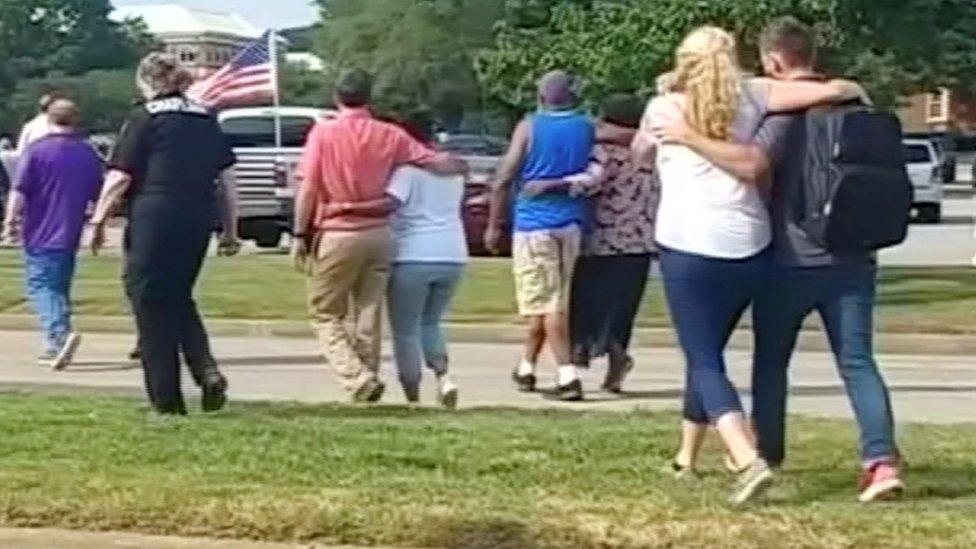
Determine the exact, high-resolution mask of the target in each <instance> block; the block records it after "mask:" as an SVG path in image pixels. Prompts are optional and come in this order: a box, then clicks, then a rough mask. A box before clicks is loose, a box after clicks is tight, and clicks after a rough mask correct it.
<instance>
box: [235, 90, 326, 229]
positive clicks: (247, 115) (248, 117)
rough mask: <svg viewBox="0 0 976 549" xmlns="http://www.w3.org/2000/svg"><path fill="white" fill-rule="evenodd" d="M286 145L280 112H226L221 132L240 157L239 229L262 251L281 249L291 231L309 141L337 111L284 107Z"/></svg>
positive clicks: (281, 111) (237, 167)
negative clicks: (299, 169) (277, 130)
mask: <svg viewBox="0 0 976 549" xmlns="http://www.w3.org/2000/svg"><path fill="white" fill-rule="evenodd" d="M277 115H278V117H280V124H281V146H280V147H279V146H277V143H276V135H275V109H274V108H273V107H257V108H246V109H229V110H226V111H223V112H221V113H220V116H219V120H220V127H221V129H222V130H223V132H224V135H226V136H227V138H228V139H229V140H230V142H231V146H232V147H233V149H234V154H235V155H237V165H236V166H235V171H236V173H237V185H238V189H237V191H238V203H239V208H240V210H239V223H240V225H239V230H240V235H241V238H242V239H244V240H253V241H254V242H255V244H257V246H258V247H260V248H273V247H276V246H278V244H279V242H280V241H281V237H282V235H284V234H286V233H289V232H290V231H291V226H292V219H293V215H294V200H295V183H296V181H295V178H296V170H297V166H298V159H299V157H300V156H301V152H302V146H303V145H304V144H305V138H306V137H308V133H309V132H310V131H311V130H312V127H313V126H314V125H315V123H316V122H317V121H318V120H320V119H322V118H331V117H334V116H336V112H335V111H331V110H325V109H315V108H309V107H279V109H278V111H277Z"/></svg>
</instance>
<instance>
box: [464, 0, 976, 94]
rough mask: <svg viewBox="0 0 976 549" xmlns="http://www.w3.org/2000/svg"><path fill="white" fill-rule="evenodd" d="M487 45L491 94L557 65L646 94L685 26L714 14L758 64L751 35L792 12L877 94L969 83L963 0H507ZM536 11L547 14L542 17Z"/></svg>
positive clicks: (601, 87) (750, 62) (607, 86)
mask: <svg viewBox="0 0 976 549" xmlns="http://www.w3.org/2000/svg"><path fill="white" fill-rule="evenodd" d="M508 5H509V11H508V13H509V17H508V18H507V19H506V20H505V21H504V22H503V23H502V24H500V25H499V27H498V31H497V35H496V40H495V45H494V47H493V48H491V49H488V50H485V51H483V52H481V54H480V55H479V56H478V57H477V59H476V68H477V74H478V78H479V80H480V81H481V82H482V84H483V86H484V87H485V89H486V90H487V91H488V92H489V94H490V95H491V97H492V98H493V99H496V100H498V101H501V102H503V103H505V104H507V105H509V106H511V107H513V108H521V109H526V108H530V107H531V106H532V104H533V103H534V99H535V91H534V90H535V79H536V78H537V77H538V76H539V75H540V74H541V73H543V72H545V71H546V70H550V69H552V68H556V67H560V68H567V69H570V70H573V71H576V72H578V73H580V74H582V75H584V76H585V79H586V85H585V90H584V94H585V96H586V97H587V98H588V99H589V100H590V101H596V100H598V99H599V98H600V97H603V96H605V95H606V94H608V93H612V92H616V91H625V92H639V93H644V94H647V93H649V92H650V90H651V86H652V83H653V81H654V78H655V77H656V76H657V75H658V74H660V73H661V72H664V71H666V70H667V69H668V68H669V67H670V66H671V65H672V59H673V52H674V49H675V47H676V46H677V45H678V43H679V42H680V40H681V39H682V37H683V36H684V35H685V34H686V33H687V32H688V31H689V30H691V29H692V28H694V27H697V26H699V25H703V24H714V25H719V26H722V27H724V28H727V29H729V30H730V31H732V32H734V33H735V34H736V35H737V36H739V37H740V39H741V43H742V53H743V61H744V63H745V65H746V66H747V67H749V68H752V69H755V66H756V58H757V55H756V48H755V46H756V39H757V35H758V32H759V29H761V28H762V27H763V26H764V25H765V24H766V22H768V21H769V20H770V19H771V18H773V17H776V16H780V15H786V14H791V15H795V16H797V17H799V18H801V19H803V20H805V21H808V22H810V23H812V24H814V26H815V27H816V28H817V30H818V32H819V34H820V36H821V39H822V43H823V46H824V56H823V57H824V67H825V69H826V70H827V71H829V72H831V73H833V74H839V75H847V76H851V77H854V78H858V79H860V80H861V81H863V82H864V83H865V85H866V86H867V87H868V88H869V89H870V91H872V93H873V95H874V96H875V99H876V100H877V101H878V102H879V103H881V104H887V105H890V104H893V103H895V102H896V101H897V99H898V98H899V97H900V96H902V95H903V94H906V93H909V92H913V91H917V90H922V89H926V88H928V87H932V86H934V85H940V84H954V85H964V86H968V87H973V86H974V84H976V41H974V38H973V32H972V29H974V28H976V5H974V3H973V2H971V0H765V1H755V0H708V1H704V0H702V1H698V0H695V1H692V0H592V1H584V0H565V1H562V2H560V1H555V0H509V2H508ZM542 15H547V17H543V16H542Z"/></svg>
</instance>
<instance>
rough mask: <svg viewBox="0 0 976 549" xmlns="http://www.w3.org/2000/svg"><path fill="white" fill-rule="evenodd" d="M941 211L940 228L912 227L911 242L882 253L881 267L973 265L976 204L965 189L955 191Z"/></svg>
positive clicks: (927, 226)
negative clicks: (941, 220)
mask: <svg viewBox="0 0 976 549" xmlns="http://www.w3.org/2000/svg"><path fill="white" fill-rule="evenodd" d="M970 192H971V191H970ZM942 208H943V212H942V213H943V222H942V223H941V224H939V225H923V224H914V225H912V226H911V228H910V229H909V233H908V241H906V242H905V243H904V244H902V245H901V246H898V247H896V248H891V249H889V250H885V251H883V252H882V253H881V263H882V264H883V265H889V266H929V265H940V266H941V265H970V264H971V261H972V258H973V255H974V254H976V239H974V238H973V216H974V214H976V202H974V201H973V199H972V198H971V197H970V196H967V192H966V191H964V190H963V188H960V189H959V190H958V191H955V189H954V192H953V193H952V195H951V196H950V197H948V198H947V199H946V200H945V201H944V202H943V203H942Z"/></svg>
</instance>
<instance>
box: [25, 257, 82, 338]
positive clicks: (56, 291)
mask: <svg viewBox="0 0 976 549" xmlns="http://www.w3.org/2000/svg"><path fill="white" fill-rule="evenodd" d="M75 255H76V254H75V251H74V250H71V251H63V250H36V251H25V252H24V268H25V270H26V282H27V297H28V299H30V301H31V304H32V305H33V307H34V311H36V312H37V316H38V317H39V318H40V321H41V330H42V331H43V341H44V351H45V353H55V352H57V351H58V349H60V348H61V346H62V345H64V341H65V339H66V338H67V337H68V333H69V332H71V281H72V279H73V278H74V274H75Z"/></svg>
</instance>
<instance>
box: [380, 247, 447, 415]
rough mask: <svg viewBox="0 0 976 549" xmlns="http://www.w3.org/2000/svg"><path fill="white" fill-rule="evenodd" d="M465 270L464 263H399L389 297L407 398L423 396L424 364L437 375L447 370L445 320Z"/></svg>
mask: <svg viewBox="0 0 976 549" xmlns="http://www.w3.org/2000/svg"><path fill="white" fill-rule="evenodd" d="M463 272H464V265H463V264H460V263H419V262H416V263H415V262H410V263H396V264H394V265H393V269H392V272H391V273H390V287H389V291H388V293H387V299H388V301H389V306H390V326H391V328H392V330H393V353H394V356H395V358H396V365H397V373H398V375H399V378H400V385H401V386H402V387H403V392H404V393H405V394H406V396H407V400H409V401H416V400H417V399H418V398H419V395H420V379H421V370H422V363H423V362H426V364H427V367H428V368H430V369H431V370H432V371H433V372H434V373H435V374H436V375H438V376H440V375H443V374H446V373H447V366H448V355H447V343H446V342H445V340H444V333H443V332H442V331H441V321H442V320H443V318H444V314H445V313H446V312H447V308H448V306H450V304H451V299H453V298H454V294H455V292H456V291H457V286H458V282H459V281H460V280H461V275H462V273H463Z"/></svg>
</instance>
